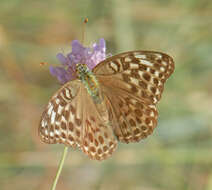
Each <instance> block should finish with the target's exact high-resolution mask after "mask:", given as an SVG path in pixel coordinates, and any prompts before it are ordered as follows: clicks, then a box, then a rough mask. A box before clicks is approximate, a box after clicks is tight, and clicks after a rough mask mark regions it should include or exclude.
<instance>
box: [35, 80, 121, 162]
mask: <svg viewBox="0 0 212 190" xmlns="http://www.w3.org/2000/svg"><path fill="white" fill-rule="evenodd" d="M101 107H102V110H105V111H106V109H107V108H106V107H105V106H104V105H100V108H97V107H96V104H94V102H93V101H92V98H91V96H90V95H89V94H88V93H87V90H86V89H85V87H84V86H83V84H82V83H81V82H80V81H78V80H74V81H70V82H68V83H67V84H65V85H64V86H62V87H61V88H60V89H59V90H58V91H57V92H56V93H55V95H54V96H53V97H52V98H51V99H50V101H49V103H48V104H47V106H46V109H45V110H44V112H43V114H42V117H41V121H40V126H39V135H40V137H41V139H42V140H43V141H44V142H45V143H48V144H55V143H63V144H65V145H67V146H72V147H79V148H81V149H82V150H83V151H84V152H85V153H86V154H87V155H88V156H89V157H90V158H91V159H95V160H103V159H106V158H107V157H109V156H110V155H111V154H112V153H113V152H114V150H115V148H116V145H117V141H116V139H115V137H114V134H113V130H112V127H111V126H110V123H109V122H105V120H103V117H102V114H101V113H99V110H101ZM106 115H107V113H106ZM107 121H108V120H107Z"/></svg>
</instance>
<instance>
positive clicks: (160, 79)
mask: <svg viewBox="0 0 212 190" xmlns="http://www.w3.org/2000/svg"><path fill="white" fill-rule="evenodd" d="M173 71H174V62H173V59H172V58H171V57H170V56H168V55H166V54H164V53H160V52H154V51H131V52H125V53H121V54H118V55H115V56H112V57H110V58H107V59H105V60H104V61H102V62H100V63H99V64H98V65H97V66H96V67H95V68H94V69H93V70H92V71H90V70H89V69H88V67H87V66H86V65H83V64H78V65H77V76H78V77H77V79H75V80H72V81H69V82H67V83H66V84H64V85H63V86H62V87H61V88H60V89H59V90H58V91H57V92H56V93H55V94H54V95H53V96H52V98H51V99H50V101H49V103H48V105H47V106H46V108H45V110H44V112H43V114H42V117H41V121H40V126H39V135H40V137H41V139H42V141H44V142H45V143H49V144H55V143H63V144H65V145H66V146H71V147H79V148H80V149H81V150H83V151H84V152H85V153H86V154H87V155H88V156H89V157H90V158H91V159H94V160H104V159H106V158H108V157H110V156H111V155H112V153H113V152H114V151H115V149H116V147H117V142H118V141H120V142H123V143H131V142H139V141H140V140H141V139H144V138H146V137H147V136H148V135H150V134H151V133H152V132H153V130H154V128H155V127H156V125H157V118H158V112H157V109H156V104H157V103H158V101H159V100H160V98H161V95H162V92H163V88H164V83H165V82H166V80H167V79H168V78H169V76H170V75H171V74H172V73H173Z"/></svg>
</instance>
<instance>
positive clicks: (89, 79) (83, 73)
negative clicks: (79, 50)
mask: <svg viewBox="0 0 212 190" xmlns="http://www.w3.org/2000/svg"><path fill="white" fill-rule="evenodd" d="M77 73H78V77H79V79H80V80H81V81H82V83H83V84H84V86H85V88H86V89H87V91H88V93H89V94H90V95H91V97H92V98H93V100H94V102H95V103H101V102H102V98H101V96H100V93H99V83H98V81H97V79H96V77H95V75H94V74H93V73H92V71H90V70H89V68H88V67H87V65H85V64H78V65H77Z"/></svg>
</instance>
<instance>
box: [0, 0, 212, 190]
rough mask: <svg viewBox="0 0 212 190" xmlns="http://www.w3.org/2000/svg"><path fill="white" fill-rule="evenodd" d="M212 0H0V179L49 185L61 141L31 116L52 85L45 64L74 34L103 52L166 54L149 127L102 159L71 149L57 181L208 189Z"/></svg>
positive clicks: (2, 185)
mask: <svg viewBox="0 0 212 190" xmlns="http://www.w3.org/2000/svg"><path fill="white" fill-rule="evenodd" d="M211 10H212V1H211V0H187V1H185V0H144V1H139V0H132V1H130V0H129V1H128V0H114V1H112V0H101V1H100V0H93V1H86V0H84V1H83V0H77V1H76V0H75V1H70V0H45V1H43V0H36V1H34V0H10V1H9V0H1V1H0V189H1V190H11V189H15V190H22V189H30V190H37V189H39V190H46V189H50V186H51V183H52V180H53V177H54V175H55V173H56V168H57V164H58V162H59V159H60V154H61V152H62V150H63V146H62V145H45V144H43V143H42V142H41V141H40V139H39V138H38V134H37V129H38V122H39V119H40V115H41V113H42V110H43V108H44V106H45V104H46V103H47V101H48V99H49V98H50V96H51V95H52V94H53V93H54V92H55V91H56V90H57V89H58V88H59V84H58V83H57V81H56V79H55V78H53V77H52V76H50V74H49V71H48V66H49V65H45V66H40V62H47V63H48V64H58V63H59V62H58V61H57V60H56V57H55V55H56V53H58V52H60V51H61V49H60V48H63V49H64V51H65V52H67V51H68V50H69V49H70V47H69V44H70V42H71V41H72V40H73V39H81V31H82V21H83V18H84V17H88V18H89V22H88V24H87V28H86V44H87V45H88V44H90V43H91V42H94V41H96V40H97V39H99V38H101V37H103V38H105V39H106V41H107V52H108V53H112V54H116V53H118V52H122V51H126V50H133V49H143V50H158V51H162V52H166V53H168V54H170V55H171V56H173V58H174V60H175V63H176V70H175V73H174V74H173V75H172V77H171V78H170V79H169V80H168V82H167V84H166V87H165V91H164V94H163V98H162V100H161V102H160V103H159V106H158V107H159V113H160V117H159V123H158V127H157V129H156V130H155V132H154V134H153V135H152V136H151V137H149V138H148V139H146V140H145V141H143V142H140V143H138V144H128V145H124V144H120V145H119V147H118V149H117V151H116V152H115V153H114V155H113V157H112V158H111V159H109V160H107V161H103V162H95V161H90V160H89V159H88V158H87V157H86V156H85V155H84V154H82V153H81V152H79V151H77V150H76V151H73V150H70V154H69V155H68V158H67V160H66V165H65V168H64V170H63V173H62V177H61V178H60V180H59V184H58V187H57V189H58V190H59V189H61V190H63V189H70V190H71V189H78V190H81V189H83V190H84V189H88V190H95V189H96V190H97V189H98V190H99V189H100V190H105V189H111V190H170V189H171V190H203V189H204V190H211V189H212V151H211V146H212V120H211V117H212V19H211V18H212V11H211Z"/></svg>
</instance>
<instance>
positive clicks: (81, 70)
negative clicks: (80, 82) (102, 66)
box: [76, 63, 90, 79]
mask: <svg viewBox="0 0 212 190" xmlns="http://www.w3.org/2000/svg"><path fill="white" fill-rule="evenodd" d="M89 72H90V70H89V68H88V66H87V65H86V64H81V63H78V64H76V73H77V76H78V78H79V79H81V78H82V77H83V76H85V75H86V74H87V73H89Z"/></svg>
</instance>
